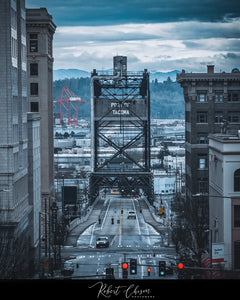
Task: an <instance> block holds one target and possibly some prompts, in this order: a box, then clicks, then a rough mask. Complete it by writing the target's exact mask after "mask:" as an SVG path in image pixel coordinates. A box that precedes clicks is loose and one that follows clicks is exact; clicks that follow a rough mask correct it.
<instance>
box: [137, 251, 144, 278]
mask: <svg viewBox="0 0 240 300" xmlns="http://www.w3.org/2000/svg"><path fill="white" fill-rule="evenodd" d="M141 257H142V255H139V254H138V260H139V264H140V265H141V264H142V260H141ZM141 279H143V266H141Z"/></svg>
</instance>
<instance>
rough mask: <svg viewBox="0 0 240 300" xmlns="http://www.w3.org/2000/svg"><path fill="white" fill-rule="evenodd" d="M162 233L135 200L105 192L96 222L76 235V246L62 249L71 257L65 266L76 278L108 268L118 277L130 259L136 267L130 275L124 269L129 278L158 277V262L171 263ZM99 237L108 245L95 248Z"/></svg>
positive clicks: (102, 274) (101, 274) (97, 275)
mask: <svg viewBox="0 0 240 300" xmlns="http://www.w3.org/2000/svg"><path fill="white" fill-rule="evenodd" d="M129 212H131V213H129ZM166 232H167V231H163V232H161V234H160V233H159V232H157V231H156V230H155V229H154V228H153V227H152V226H151V225H149V224H147V223H146V222H145V220H144V217H143V211H142V207H141V206H140V203H139V202H138V200H136V199H130V198H121V197H120V196H119V195H107V197H106V200H105V201H104V204H103V207H102V210H101V212H100V215H99V217H98V219H96V222H95V223H94V224H92V225H90V226H89V227H88V228H87V229H86V230H85V231H84V232H83V233H82V234H81V235H80V236H79V237H78V239H77V243H76V246H65V247H64V248H63V251H62V252H63V254H64V257H69V258H70V257H71V259H69V260H67V261H66V262H65V265H66V266H69V267H70V268H74V272H73V274H72V278H76V279H77V278H79V279H81V278H105V274H106V268H109V267H110V268H113V269H114V277H115V278H116V279H122V263H123V262H128V264H129V261H130V258H134V259H136V260H137V264H138V270H137V274H134V275H131V274H130V272H128V278H129V279H156V278H158V279H159V278H160V277H159V268H158V264H159V261H160V260H165V261H166V266H167V267H170V265H171V264H172V265H173V264H174V263H175V250H174V248H172V247H166V241H167V240H168V235H167V234H166ZM99 237H107V238H108V242H109V247H106V248H96V243H97V239H98V238H99ZM148 268H150V269H151V271H150V274H149V272H148ZM165 278H168V279H170V278H176V275H175V274H169V275H167V276H166V277H165Z"/></svg>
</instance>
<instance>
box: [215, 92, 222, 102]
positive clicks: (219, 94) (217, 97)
mask: <svg viewBox="0 0 240 300" xmlns="http://www.w3.org/2000/svg"><path fill="white" fill-rule="evenodd" d="M215 102H223V92H216V93H215Z"/></svg>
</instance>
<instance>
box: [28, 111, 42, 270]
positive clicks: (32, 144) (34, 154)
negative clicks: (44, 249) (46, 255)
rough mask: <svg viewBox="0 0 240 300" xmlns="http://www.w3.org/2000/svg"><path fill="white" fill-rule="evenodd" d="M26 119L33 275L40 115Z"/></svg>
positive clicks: (36, 258) (36, 260)
mask: <svg viewBox="0 0 240 300" xmlns="http://www.w3.org/2000/svg"><path fill="white" fill-rule="evenodd" d="M27 118H28V194H29V204H30V205H31V206H32V212H31V216H30V222H29V225H30V245H31V249H32V256H31V263H30V270H31V274H34V273H35V272H36V270H38V267H39V250H40V249H39V247H40V237H39V229H40V228H39V226H40V224H39V213H40V212H41V157H40V115H39V113H31V112H28V113H27Z"/></svg>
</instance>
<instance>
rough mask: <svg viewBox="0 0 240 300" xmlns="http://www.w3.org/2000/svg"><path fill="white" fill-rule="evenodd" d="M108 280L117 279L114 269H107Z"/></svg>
mask: <svg viewBox="0 0 240 300" xmlns="http://www.w3.org/2000/svg"><path fill="white" fill-rule="evenodd" d="M106 279H115V277H114V268H106Z"/></svg>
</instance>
